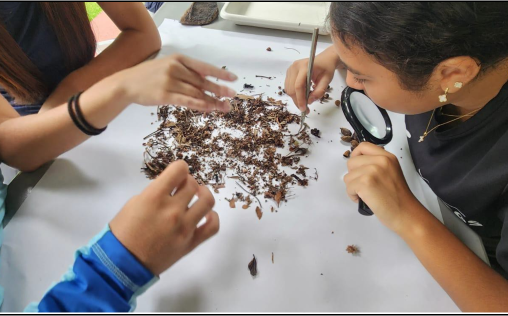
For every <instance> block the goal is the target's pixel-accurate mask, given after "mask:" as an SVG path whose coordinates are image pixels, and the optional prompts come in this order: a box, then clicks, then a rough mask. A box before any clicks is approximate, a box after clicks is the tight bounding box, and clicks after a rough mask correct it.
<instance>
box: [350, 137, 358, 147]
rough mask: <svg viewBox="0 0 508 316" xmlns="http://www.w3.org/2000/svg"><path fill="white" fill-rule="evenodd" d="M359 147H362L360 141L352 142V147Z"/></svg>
mask: <svg viewBox="0 0 508 316" xmlns="http://www.w3.org/2000/svg"><path fill="white" fill-rule="evenodd" d="M358 145H360V143H359V142H358V141H356V140H354V139H353V140H352V141H351V146H352V147H353V148H356V147H358Z"/></svg>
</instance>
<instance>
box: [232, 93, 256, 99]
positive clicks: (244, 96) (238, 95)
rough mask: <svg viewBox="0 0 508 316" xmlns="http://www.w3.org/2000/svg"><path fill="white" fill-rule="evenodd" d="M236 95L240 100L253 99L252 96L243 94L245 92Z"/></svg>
mask: <svg viewBox="0 0 508 316" xmlns="http://www.w3.org/2000/svg"><path fill="white" fill-rule="evenodd" d="M236 97H237V98H239V99H241V100H254V99H255V98H254V97H252V96H250V95H245V94H237V95H236Z"/></svg>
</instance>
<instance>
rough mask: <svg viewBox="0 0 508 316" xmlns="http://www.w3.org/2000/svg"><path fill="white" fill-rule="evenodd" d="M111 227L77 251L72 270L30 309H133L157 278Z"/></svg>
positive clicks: (40, 310) (87, 310)
mask: <svg viewBox="0 0 508 316" xmlns="http://www.w3.org/2000/svg"><path fill="white" fill-rule="evenodd" d="M157 280H158V278H157V277H155V276H154V275H153V274H152V273H151V272H150V271H149V270H148V269H147V268H145V267H144V266H143V265H142V264H141V263H139V261H138V260H137V259H136V258H135V257H134V256H133V255H132V254H131V253H130V252H129V251H128V250H127V249H126V248H125V247H124V246H123V245H122V244H121V243H120V241H119V240H118V239H117V238H116V237H115V236H114V235H113V234H112V233H111V231H110V230H109V227H108V228H107V229H106V230H104V231H103V232H101V233H100V234H99V235H98V236H96V237H95V238H93V239H92V241H91V242H90V244H89V245H87V246H86V247H82V248H80V249H79V250H78V251H77V252H76V259H75V262H74V265H73V266H72V268H71V269H69V271H68V272H67V273H66V274H65V275H64V276H63V277H62V279H61V281H60V282H59V283H57V284H56V285H55V286H53V287H52V288H50V289H49V290H48V292H47V293H46V294H45V295H44V297H43V298H42V300H41V301H40V302H39V303H35V304H34V303H32V304H31V305H29V306H28V307H27V309H26V310H25V311H26V312H53V313H55V312H124V313H125V312H130V311H133V310H134V308H135V307H136V298H137V297H138V296H139V295H140V294H142V293H143V292H144V291H145V290H146V289H148V288H149V287H150V286H151V285H152V284H154V283H155V281H157Z"/></svg>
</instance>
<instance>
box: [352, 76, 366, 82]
mask: <svg viewBox="0 0 508 316" xmlns="http://www.w3.org/2000/svg"><path fill="white" fill-rule="evenodd" d="M353 78H354V79H355V81H356V82H358V83H364V82H365V81H366V79H358V78H356V77H353Z"/></svg>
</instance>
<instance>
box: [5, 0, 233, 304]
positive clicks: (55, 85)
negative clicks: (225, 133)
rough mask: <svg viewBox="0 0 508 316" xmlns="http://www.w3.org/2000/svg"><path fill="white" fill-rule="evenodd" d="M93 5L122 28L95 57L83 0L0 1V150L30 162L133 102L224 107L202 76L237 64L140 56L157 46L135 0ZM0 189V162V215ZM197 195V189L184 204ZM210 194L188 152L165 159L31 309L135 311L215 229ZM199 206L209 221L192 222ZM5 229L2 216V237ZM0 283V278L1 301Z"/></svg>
mask: <svg viewBox="0 0 508 316" xmlns="http://www.w3.org/2000/svg"><path fill="white" fill-rule="evenodd" d="M101 6H102V7H103V8H104V10H105V11H106V12H107V13H108V14H109V15H110V16H111V17H112V19H113V21H115V23H116V24H117V25H118V26H119V28H120V29H121V30H122V34H121V35H120V36H119V37H118V38H117V39H116V40H115V42H114V43H113V44H112V45H111V46H109V47H108V48H107V49H106V50H105V51H103V52H102V53H101V54H100V55H99V56H97V57H95V58H93V56H94V52H95V42H94V39H93V34H92V33H91V30H90V25H89V24H88V21H87V19H86V13H85V11H84V4H83V3H71V2H58V3H57V2H55V3H32V2H28V3H7V2H5V3H0V21H2V23H0V85H1V86H2V87H3V89H4V90H3V91H2V96H0V162H2V163H6V164H8V165H10V166H12V167H15V168H17V169H19V170H22V171H30V170H34V169H36V168H38V167H39V166H41V165H42V164H44V163H45V162H47V161H49V160H51V159H54V158H56V157H57V156H58V155H60V154H62V153H64V152H66V151H67V150H69V149H72V148H73V147H75V146H77V145H79V144H80V143H82V142H84V141H85V140H87V139H88V138H89V137H90V136H94V135H99V134H100V133H102V132H103V131H104V130H105V129H106V126H107V124H108V123H109V122H111V121H112V120H113V119H114V118H115V117H116V116H117V115H119V114H120V113H121V112H122V111H123V110H124V109H125V108H126V107H127V106H129V105H130V104H132V103H136V104H140V105H157V104H175V105H179V106H187V107H188V108H192V109H195V110H200V111H212V110H220V111H229V109H230V104H229V103H228V102H227V101H220V100H218V99H217V98H212V97H211V96H209V95H208V94H207V93H206V92H211V93H213V94H215V95H216V96H224V97H233V96H234V95H236V92H235V91H233V90H231V89H229V88H227V87H226V86H223V85H219V84H217V83H215V82H213V81H210V80H207V79H206V77H207V76H210V77H215V78H217V79H222V80H225V81H234V80H236V79H237V78H236V76H235V75H234V74H232V73H230V72H229V71H227V70H224V69H220V68H217V67H214V66H212V65H209V64H206V63H203V62H200V61H198V60H194V59H191V58H188V57H186V56H182V55H178V54H175V55H171V56H167V57H164V58H160V59H156V60H150V61H147V62H143V63H141V64H138V63H140V62H141V61H142V60H144V59H146V58H147V57H148V56H149V55H151V54H152V53H154V52H155V51H157V50H158V49H159V48H160V38H159V35H158V32H157V29H156V28H155V25H154V24H153V21H152V20H151V19H150V17H149V16H148V13H147V12H146V10H145V9H144V7H143V5H142V4H141V3H104V4H103V3H101ZM136 64H138V65H136ZM129 67H130V68H129ZM80 91H84V92H80ZM70 96H72V97H71V98H69V97H70ZM13 105H14V107H15V108H16V109H18V110H19V111H20V112H22V113H23V114H30V113H32V112H37V111H38V108H39V107H40V105H43V108H42V109H43V110H44V109H45V107H47V110H45V111H42V110H41V113H39V114H37V115H26V116H20V115H19V114H18V112H16V110H15V109H14V108H13ZM18 105H21V106H19V107H18ZM27 105H29V106H27ZM26 109H28V111H26ZM6 194H7V186H6V185H4V184H3V177H2V174H1V173H0V223H1V221H2V219H3V217H4V214H5V197H6ZM195 195H197V196H198V198H199V199H198V201H197V202H194V203H193V204H192V205H191V207H190V208H189V207H188V205H189V203H190V201H191V199H192V198H193V197H194V196H195ZM214 203H215V201H214V198H213V195H212V194H211V193H210V191H209V190H208V189H207V188H206V187H204V186H199V185H198V183H197V182H196V181H195V180H194V178H193V177H192V176H190V175H189V167H188V165H187V164H186V163H185V162H183V161H177V162H175V163H172V164H171V165H169V166H168V167H167V168H166V170H165V171H164V172H163V173H162V174H161V175H160V176H159V177H158V179H156V180H155V181H153V182H152V183H151V184H150V185H149V186H148V187H147V188H146V189H145V190H144V191H143V192H142V193H141V194H139V195H137V196H135V197H133V198H132V199H130V200H129V202H128V203H127V204H126V205H125V206H124V207H123V209H122V210H121V211H120V212H119V213H118V215H117V216H116V217H115V218H114V219H113V220H112V221H111V222H110V224H109V225H107V227H106V228H105V229H104V230H103V231H102V232H101V233H100V234H99V235H97V236H96V237H94V238H93V239H92V241H91V242H90V244H89V245H88V246H86V247H83V248H81V249H79V251H78V252H77V253H76V255H75V258H76V261H75V263H74V265H73V267H72V268H71V269H70V270H69V271H68V272H67V273H66V274H65V275H64V276H63V278H62V280H61V281H60V282H59V283H57V284H56V285H55V286H53V287H52V288H51V289H50V290H49V291H48V292H47V293H46V294H45V295H44V298H43V299H42V301H40V302H39V303H36V304H33V305H31V306H30V307H29V308H28V311H40V312H64V311H67V312H101V311H102V312H127V311H132V310H133V309H134V308H135V303H136V298H137V296H138V295H140V294H141V293H143V292H144V291H145V290H146V289H147V288H148V287H149V286H151V285H152V284H153V283H154V282H155V281H156V280H157V276H158V275H159V274H160V273H162V272H163V271H165V270H166V269H168V268H169V267H170V266H171V265H173V264H174V263H175V262H176V261H178V260H179V259H180V258H181V257H183V256H185V255H186V254H187V253H189V252H190V251H192V250H193V249H194V248H195V247H197V246H198V245H200V244H201V243H203V242H204V241H205V240H207V239H208V238H210V237H211V236H213V235H214V234H215V233H216V232H217V231H218V229H219V218H218V215H217V213H215V212H214V211H213V210H212V207H213V205H214ZM203 218H206V223H205V224H203V225H201V226H200V227H197V225H198V223H199V222H200V221H201V220H202V219H203ZM147 227H150V233H149V234H147V233H146V228H147ZM2 237H3V227H2V225H0V246H1V242H2V239H3V238H2ZM7 290H8V289H7ZM3 293H4V291H3V288H1V287H0V304H1V302H2V299H3ZM13 295H16V293H13Z"/></svg>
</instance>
